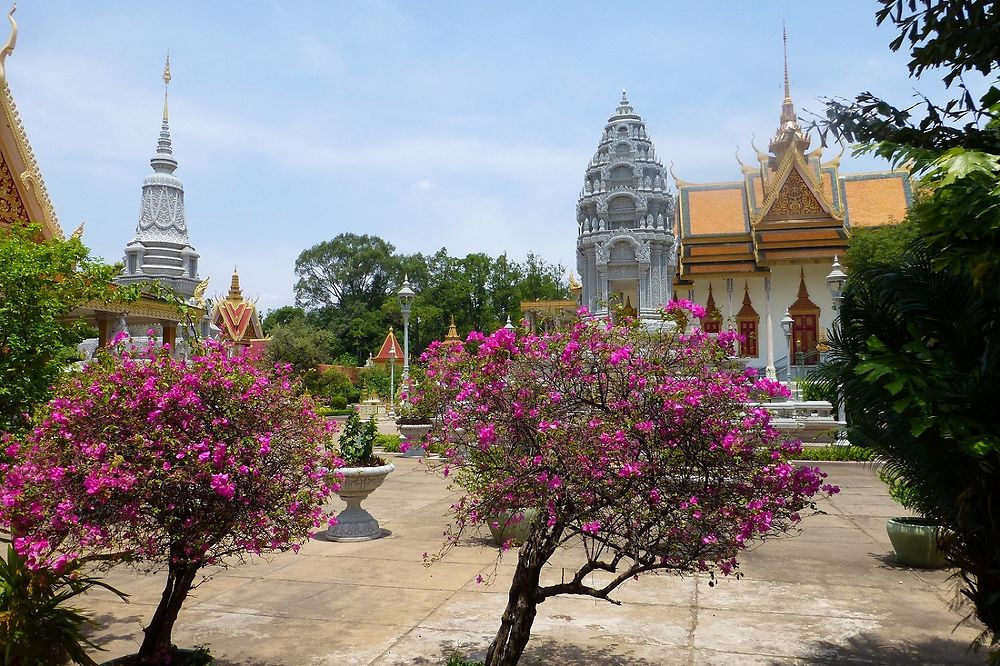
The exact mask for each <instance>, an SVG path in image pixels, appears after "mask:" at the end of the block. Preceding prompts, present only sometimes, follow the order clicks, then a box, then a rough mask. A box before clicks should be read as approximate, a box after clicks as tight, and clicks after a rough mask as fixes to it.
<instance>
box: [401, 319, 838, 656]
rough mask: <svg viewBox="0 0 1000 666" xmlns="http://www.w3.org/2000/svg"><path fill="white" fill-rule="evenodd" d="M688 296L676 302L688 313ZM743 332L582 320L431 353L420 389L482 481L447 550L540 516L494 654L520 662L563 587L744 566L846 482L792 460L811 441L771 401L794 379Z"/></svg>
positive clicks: (455, 468)
mask: <svg viewBox="0 0 1000 666" xmlns="http://www.w3.org/2000/svg"><path fill="white" fill-rule="evenodd" d="M687 306H688V308H689V309H691V306H690V304H687ZM680 307H681V306H680V305H678V304H676V303H675V304H672V305H671V306H670V311H668V312H667V313H666V315H665V316H667V317H668V318H675V319H676V320H678V321H683V320H685V319H686V316H685V315H684V314H683V312H681V311H680ZM694 308H697V306H694ZM694 314H695V315H697V312H695V313H694ZM733 341H734V337H733V336H732V335H731V334H726V333H723V334H721V335H719V336H710V335H707V334H704V333H702V332H701V331H697V330H696V331H695V332H693V333H691V334H685V333H684V332H683V330H682V327H680V326H672V327H671V326H669V325H667V326H664V327H663V328H662V330H659V331H649V330H647V329H645V328H643V327H642V326H640V325H639V324H638V323H636V322H635V321H630V320H624V321H622V322H620V323H612V322H611V321H609V320H598V319H593V318H591V319H588V318H582V319H581V320H579V321H578V322H577V323H576V324H575V325H573V326H572V327H570V328H566V329H564V330H559V331H556V332H552V333H547V334H544V335H533V334H527V333H518V332H515V331H513V330H506V329H501V330H499V331H497V332H496V333H494V334H492V335H491V336H488V337H487V336H484V335H480V334H477V333H473V334H470V336H469V337H468V339H467V341H466V343H465V344H461V343H457V344H456V343H452V344H447V343H443V344H435V345H433V346H432V347H431V348H430V349H429V350H428V351H427V353H426V354H425V356H424V360H425V361H426V362H427V364H428V369H427V377H428V380H427V382H426V383H425V385H424V386H425V388H424V391H423V393H422V394H421V395H417V396H415V397H414V399H415V400H421V401H428V403H429V404H431V405H434V406H435V407H436V408H437V410H438V411H439V412H440V414H441V415H442V418H443V425H442V426H440V427H439V428H438V429H437V430H436V431H435V432H434V434H432V437H434V438H437V439H438V440H439V441H443V442H444V443H445V445H446V448H447V456H448V458H449V464H448V465H447V466H446V467H445V471H446V473H448V474H451V475H452V476H453V478H454V479H455V481H456V483H457V485H458V486H459V487H460V488H461V489H463V490H464V491H465V492H464V493H463V494H462V496H461V497H460V499H459V500H458V501H457V502H456V503H455V504H454V505H453V506H452V518H453V521H452V525H451V528H450V529H449V532H448V540H447V543H446V545H445V549H447V547H448V544H449V543H451V544H453V543H455V542H457V540H458V539H459V538H460V537H461V536H462V534H463V533H464V532H466V531H467V530H469V529H470V528H475V527H478V526H481V525H484V524H487V523H490V522H492V521H498V520H503V518H498V516H504V515H509V514H514V516H515V520H516V519H517V517H518V516H525V518H524V519H525V520H530V521H531V524H530V532H529V536H528V537H527V540H526V541H525V542H524V543H523V545H521V547H520V552H519V553H518V562H517V567H516V570H515V573H514V577H513V582H512V584H511V588H510V593H509V596H508V603H507V607H506V609H505V611H504V613H503V617H502V619H501V624H500V629H499V631H498V632H497V635H496V638H495V639H494V640H493V642H492V644H491V645H490V647H489V650H488V652H487V657H486V664H487V666H498V665H501V664H503V665H509V664H515V663H517V661H518V659H519V658H520V656H521V653H522V652H523V650H524V648H525V646H526V644H527V642H528V638H529V635H530V631H531V625H532V622H533V620H534V617H535V613H536V609H537V605H538V604H539V603H542V602H544V601H545V599H547V598H549V597H552V596H554V595H557V594H579V595H589V596H593V597H596V598H601V599H607V600H609V601H611V598H610V595H611V593H612V592H613V591H614V590H615V589H616V588H617V587H618V586H619V585H621V584H622V583H623V582H625V581H626V580H629V579H630V578H633V577H635V576H638V575H639V574H643V573H646V572H651V571H656V570H672V571H675V572H685V571H704V572H711V573H712V575H713V577H714V575H715V572H721V573H723V574H732V573H734V572H736V571H737V561H736V555H737V554H738V553H739V551H741V550H742V549H744V548H746V547H748V546H749V545H751V544H752V543H754V542H759V541H761V540H763V539H766V538H768V537H770V536H773V535H777V534H780V533H784V532H787V531H789V529H790V528H791V527H792V526H794V525H795V523H796V522H797V521H798V520H799V516H800V511H802V510H803V509H804V508H807V507H811V506H812V503H811V500H812V498H814V497H815V496H816V495H817V494H818V493H823V492H827V493H828V492H835V490H836V489H835V488H833V487H831V486H829V485H827V484H825V483H824V481H823V478H824V476H825V475H824V474H823V473H822V472H820V471H819V470H818V469H816V468H807V467H795V466H793V465H792V464H790V463H789V462H788V459H789V458H790V457H791V456H793V455H794V454H795V453H797V452H798V451H799V450H800V444H798V443H797V442H786V441H782V438H781V436H780V435H779V433H778V431H777V430H776V429H775V428H774V427H773V426H771V425H770V423H769V420H768V412H767V411H766V410H765V409H764V408H762V407H759V406H754V405H753V401H755V400H757V399H759V398H762V397H766V396H773V395H774V394H776V393H779V392H782V391H784V390H785V389H784V387H782V386H781V385H779V384H777V383H776V382H772V381H769V380H765V379H758V378H757V377H756V375H755V374H753V373H752V372H747V371H744V370H743V368H742V366H741V365H739V364H738V363H737V364H735V365H734V363H733V361H732V360H731V359H730V354H731V349H732V348H733V345H732V343H733ZM528 509H531V510H533V511H525V510H528ZM532 515H533V516H534V517H531V516H532ZM568 544H577V545H582V547H581V548H580V549H579V550H580V552H582V553H583V559H582V562H581V565H580V567H579V569H578V570H577V571H576V572H575V574H573V575H570V576H567V577H565V578H564V579H563V580H561V581H559V582H555V583H552V584H542V582H541V580H540V577H541V573H542V567H543V566H544V565H545V563H546V562H547V561H548V560H549V558H550V557H551V556H552V555H553V553H555V551H556V549H558V548H559V547H560V546H564V545H568ZM510 545H511V544H510V543H507V544H504V547H509V546H510ZM595 573H603V574H604V575H603V577H600V581H601V582H600V583H595V582H594V580H595V578H594V576H593V575H592V574H595Z"/></svg>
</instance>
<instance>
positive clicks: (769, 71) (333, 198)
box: [0, 0, 940, 311]
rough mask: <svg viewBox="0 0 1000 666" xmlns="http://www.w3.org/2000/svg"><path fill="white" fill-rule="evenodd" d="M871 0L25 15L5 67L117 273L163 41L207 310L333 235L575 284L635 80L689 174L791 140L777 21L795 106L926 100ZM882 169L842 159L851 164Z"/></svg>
mask: <svg viewBox="0 0 1000 666" xmlns="http://www.w3.org/2000/svg"><path fill="white" fill-rule="evenodd" d="M876 8H877V6H876V3H875V2H874V1H871V2H869V1H867V0H847V1H844V2H838V3H835V4H834V3H828V2H801V1H799V2H777V1H762V0H756V1H755V2H746V1H745V0H742V1H740V2H722V1H718V2H708V1H706V2H674V1H672V0H659V1H653V2H629V3H614V2H584V1H579V2H555V1H538V2H528V1H525V2H518V1H508V2H471V1H464V2H460V1H456V2H433V1H428V2H419V3H418V2H409V1H400V2H379V1H368V2H357V1H356V0H355V1H351V2H333V1H330V2H309V1H306V0H299V1H297V2H263V1H258V2H244V1H240V2H235V1H234V2H229V1H219V2H180V1H177V2H169V3H148V2H143V3H137V2H96V3H82V2H76V1H72V2H70V1H65V2H60V1H48V0H47V1H45V2H42V1H40V0H22V2H21V3H20V5H19V6H18V8H17V12H16V14H15V18H16V19H17V22H18V28H19V31H18V41H17V48H16V50H15V52H14V53H13V55H11V56H10V57H9V58H8V59H7V63H6V71H7V78H8V82H9V84H10V86H11V90H12V92H13V94H14V98H15V101H16V103H17V105H18V108H19V110H20V114H21V118H22V121H23V123H24V126H25V128H26V130H27V133H28V137H29V140H30V142H31V144H32V146H33V148H34V151H35V154H36V156H37V158H38V162H39V165H40V167H41V170H42V175H43V177H44V180H45V182H46V185H47V187H48V190H49V194H50V197H51V198H52V200H53V203H54V204H55V207H56V212H57V214H58V216H59V219H60V222H61V224H62V226H63V229H64V230H66V233H67V234H68V233H69V232H71V231H72V230H73V229H75V228H76V227H77V226H78V225H79V224H80V222H85V223H86V224H85V232H84V235H83V239H84V242H85V243H87V244H88V245H89V246H90V247H91V248H92V249H93V251H94V253H95V254H96V255H97V256H100V257H103V258H105V259H106V260H109V261H120V260H121V258H122V256H123V249H124V246H125V244H126V243H128V242H129V241H130V240H132V238H133V237H134V235H135V226H136V222H137V221H138V212H139V201H140V195H141V185H142V179H143V178H144V177H145V176H146V174H148V173H150V172H151V169H150V166H149V158H150V157H151V156H152V154H153V152H154V149H155V145H156V139H157V136H158V132H159V126H160V117H161V115H162V104H163V101H162V97H163V81H162V79H161V76H162V72H163V64H164V57H165V54H166V52H167V51H168V49H169V52H170V64H171V73H172V81H171V84H170V126H171V134H172V138H173V146H174V156H175V157H176V158H177V159H178V161H179V164H180V166H179V168H178V169H177V172H176V175H177V176H178V177H179V178H181V180H182V181H183V182H184V187H185V201H186V212H187V222H188V229H189V234H190V240H191V243H192V245H193V246H194V247H195V249H196V250H197V251H198V252H199V253H200V254H201V263H200V268H199V273H200V275H201V277H202V278H205V277H210V278H211V283H210V285H209V288H208V295H211V296H218V295H221V294H224V293H225V291H226V290H227V289H228V285H229V276H230V274H231V271H232V269H233V267H234V266H236V267H238V269H239V272H240V277H241V282H242V285H243V289H244V293H245V294H246V295H247V296H248V297H250V298H254V299H257V301H258V306H259V307H260V308H261V309H262V310H263V311H267V310H269V309H272V308H275V307H279V306H281V305H286V304H291V303H293V302H294V290H293V286H294V283H295V275H294V265H295V259H296V257H297V256H298V255H299V253H300V252H302V251H303V250H304V249H306V248H308V247H311V246H312V245H314V244H316V243H319V242H322V241H324V240H329V239H331V238H333V237H334V236H336V235H337V234H339V233H342V232H353V233H358V234H364V233H367V234H374V235H377V236H380V237H382V238H384V239H386V240H387V241H389V242H390V243H392V244H393V245H394V246H395V247H396V249H397V251H399V252H403V253H414V252H424V253H433V252H435V251H437V250H438V249H440V248H442V247H446V248H447V249H448V252H449V253H450V254H452V255H457V256H464V255H465V254H467V253H470V252H486V253H488V254H490V255H493V256H496V255H498V254H501V253H504V252H506V253H507V254H508V257H510V258H512V259H518V260H521V259H523V258H524V257H525V256H526V255H527V254H528V253H529V252H534V253H536V254H538V255H539V256H541V257H543V258H545V259H546V260H548V261H550V262H554V263H561V264H563V266H565V267H566V268H567V269H568V268H575V265H576V259H575V244H576V232H577V226H576V222H575V207H576V201H577V197H578V195H579V193H580V188H581V186H582V184H583V176H584V170H585V167H586V166H587V163H588V162H589V160H590V158H591V157H592V156H593V154H594V151H595V150H596V148H597V144H598V140H599V137H600V135H601V132H602V130H603V128H604V125H605V123H606V121H607V119H608V117H609V116H610V115H611V114H612V113H613V111H614V109H615V107H616V105H617V103H618V100H619V98H620V95H621V90H622V89H623V88H624V89H627V90H628V95H629V98H630V100H631V102H632V104H633V106H634V107H635V109H636V112H637V113H639V114H640V115H641V116H642V117H643V119H644V120H645V122H646V127H647V130H648V132H649V134H650V136H651V138H652V140H653V143H654V145H655V147H656V152H657V155H658V156H659V158H660V159H661V161H663V162H664V164H665V165H667V164H669V163H670V162H673V163H674V170H675V172H676V173H677V176H678V177H680V178H682V179H684V180H686V181H690V182H714V181H726V180H737V179H739V177H740V171H739V166H738V164H737V162H736V159H735V156H734V154H735V152H736V150H737V149H739V151H740V155H741V158H742V159H743V161H744V162H746V163H752V160H753V154H754V153H753V151H752V149H751V147H750V141H751V138H752V137H753V136H754V135H756V137H757V144H758V145H759V146H765V145H766V143H767V141H768V139H769V138H770V137H771V135H772V134H773V133H774V130H775V127H776V126H777V122H778V115H779V112H780V108H781V100H782V96H783V95H782V86H783V69H782V68H783V65H782V22H784V23H785V25H786V26H787V31H788V66H789V72H790V81H791V87H792V97H793V99H794V100H795V103H796V109H797V111H798V112H799V114H800V116H807V115H808V114H809V113H810V112H819V111H821V110H822V108H823V104H822V101H821V98H823V97H844V96H852V95H854V94H856V93H859V92H861V91H864V90H871V91H872V92H875V93H878V94H881V95H883V96H884V97H885V98H887V99H890V100H894V101H897V102H899V103H908V102H909V101H910V100H911V99H912V98H913V95H914V94H915V91H914V87H915V86H918V87H919V89H920V90H921V91H922V92H929V93H931V94H934V91H935V90H937V89H939V88H940V85H937V86H936V87H935V86H934V85H932V82H925V81H921V82H919V83H915V82H914V81H912V80H910V79H908V78H907V71H906V60H907V58H906V54H905V53H898V54H893V53H891V52H890V51H889V48H888V43H889V41H890V40H891V39H892V37H893V36H894V32H893V30H892V28H891V27H889V26H882V27H880V28H879V27H876V25H875V19H874V14H875V10H876ZM5 29H6V24H5V23H2V24H0V33H2V32H3V31H4V30H5ZM0 39H2V37H0ZM834 150H836V149H834ZM833 154H834V153H833V151H831V153H830V156H831V157H832V155H833ZM886 166H887V165H886V164H885V163H884V162H878V161H876V160H875V159H874V158H853V159H852V158H851V157H850V156H849V155H845V157H844V159H843V162H842V165H841V173H852V172H857V171H870V170H876V169H883V168H886Z"/></svg>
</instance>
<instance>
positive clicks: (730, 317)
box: [726, 278, 735, 326]
mask: <svg viewBox="0 0 1000 666" xmlns="http://www.w3.org/2000/svg"><path fill="white" fill-rule="evenodd" d="M726 295H727V296H728V297H729V310H728V311H727V312H726V321H727V322H728V323H729V326H734V325H735V322H734V321H733V278H726Z"/></svg>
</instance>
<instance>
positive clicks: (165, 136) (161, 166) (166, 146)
mask: <svg viewBox="0 0 1000 666" xmlns="http://www.w3.org/2000/svg"><path fill="white" fill-rule="evenodd" d="M169 85H170V54H169V53H168V54H167V64H166V65H165V66H164V67H163V125H161V126H160V138H159V140H158V141H157V142H156V154H155V155H153V158H152V159H151V160H149V163H150V164H151V165H152V167H153V171H155V172H156V173H168V174H172V173H173V172H174V171H175V170H176V169H177V160H176V159H174V151H173V144H172V143H171V141H170V124H169V122H168V119H167V89H168V87H169Z"/></svg>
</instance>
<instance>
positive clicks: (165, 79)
mask: <svg viewBox="0 0 1000 666" xmlns="http://www.w3.org/2000/svg"><path fill="white" fill-rule="evenodd" d="M786 78H787V74H786ZM169 86H170V51H167V64H166V65H164V66H163V119H164V120H166V119H167V116H168V114H167V90H168V87H169Z"/></svg>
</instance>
